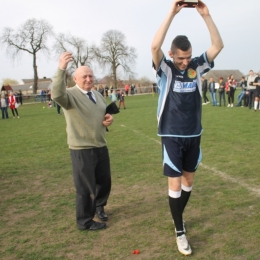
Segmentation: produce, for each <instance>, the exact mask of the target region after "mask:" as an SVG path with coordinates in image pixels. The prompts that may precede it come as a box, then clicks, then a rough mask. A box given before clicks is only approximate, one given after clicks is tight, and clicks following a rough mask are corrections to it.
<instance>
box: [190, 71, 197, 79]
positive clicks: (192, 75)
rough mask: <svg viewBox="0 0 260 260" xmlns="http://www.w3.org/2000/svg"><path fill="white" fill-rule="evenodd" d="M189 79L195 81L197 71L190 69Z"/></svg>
mask: <svg viewBox="0 0 260 260" xmlns="http://www.w3.org/2000/svg"><path fill="white" fill-rule="evenodd" d="M188 77H189V78H190V79H195V78H196V77H197V73H196V71H195V70H193V69H188Z"/></svg>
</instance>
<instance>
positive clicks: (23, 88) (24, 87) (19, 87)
mask: <svg viewBox="0 0 260 260" xmlns="http://www.w3.org/2000/svg"><path fill="white" fill-rule="evenodd" d="M51 86H52V82H51V81H42V82H38V90H42V89H44V90H45V89H50V88H51ZM12 89H13V91H20V90H21V91H28V90H33V82H30V83H27V84H23V85H13V86H12Z"/></svg>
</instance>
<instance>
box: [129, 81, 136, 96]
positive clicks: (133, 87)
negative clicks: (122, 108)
mask: <svg viewBox="0 0 260 260" xmlns="http://www.w3.org/2000/svg"><path fill="white" fill-rule="evenodd" d="M130 90H131V95H134V94H135V85H134V84H131V87H130Z"/></svg>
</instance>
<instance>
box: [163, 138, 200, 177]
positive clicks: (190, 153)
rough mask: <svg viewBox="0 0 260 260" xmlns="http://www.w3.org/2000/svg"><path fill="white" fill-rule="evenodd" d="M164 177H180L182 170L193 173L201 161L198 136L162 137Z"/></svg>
mask: <svg viewBox="0 0 260 260" xmlns="http://www.w3.org/2000/svg"><path fill="white" fill-rule="evenodd" d="M162 154H163V168H164V175H165V176H168V177H179V176H182V170H184V171H187V172H195V171H196V170H197V167H198V165H199V163H200V161H201V159H202V153H201V149H200V136H197V137H189V138H182V137H162Z"/></svg>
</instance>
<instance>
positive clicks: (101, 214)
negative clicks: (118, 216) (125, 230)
mask: <svg viewBox="0 0 260 260" xmlns="http://www.w3.org/2000/svg"><path fill="white" fill-rule="evenodd" d="M96 214H97V217H98V218H99V219H100V220H102V221H107V220H108V216H107V214H106V213H105V212H104V211H103V210H102V211H98V212H96Z"/></svg>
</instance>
